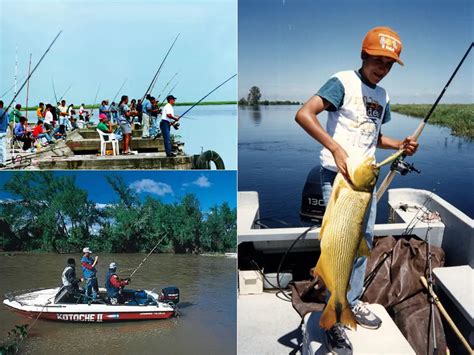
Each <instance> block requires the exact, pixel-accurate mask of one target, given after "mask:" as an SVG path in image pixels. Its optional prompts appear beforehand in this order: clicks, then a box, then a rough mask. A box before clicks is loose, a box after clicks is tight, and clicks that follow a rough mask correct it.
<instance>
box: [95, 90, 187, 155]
mask: <svg viewBox="0 0 474 355" xmlns="http://www.w3.org/2000/svg"><path fill="white" fill-rule="evenodd" d="M166 101H167V103H166V104H165V105H164V106H162V107H160V103H159V102H158V101H157V100H156V99H155V97H153V96H151V95H149V94H147V95H146V96H145V100H143V102H142V100H141V99H138V100H135V99H132V100H131V101H129V98H128V96H127V95H123V96H122V97H121V99H120V102H119V104H118V105H116V104H115V102H112V103H111V104H110V105H109V103H108V101H107V100H103V101H102V102H101V105H100V108H99V124H98V125H97V129H99V130H101V131H103V132H104V133H113V126H112V124H114V123H117V124H118V125H119V127H120V132H121V135H122V137H123V151H122V154H124V155H128V154H137V152H136V151H133V150H131V149H130V146H131V141H132V125H133V124H134V123H138V124H140V126H141V128H142V138H155V137H157V136H159V135H160V134H161V135H162V136H163V140H164V146H165V152H166V156H167V157H174V156H176V155H175V154H174V153H173V152H172V149H171V126H173V127H174V128H175V129H178V128H179V122H178V121H179V119H180V116H176V115H175V114H174V109H173V106H174V104H175V102H176V97H174V96H173V95H168V96H167V97H166ZM159 116H161V120H160V123H159V124H158V121H159Z"/></svg>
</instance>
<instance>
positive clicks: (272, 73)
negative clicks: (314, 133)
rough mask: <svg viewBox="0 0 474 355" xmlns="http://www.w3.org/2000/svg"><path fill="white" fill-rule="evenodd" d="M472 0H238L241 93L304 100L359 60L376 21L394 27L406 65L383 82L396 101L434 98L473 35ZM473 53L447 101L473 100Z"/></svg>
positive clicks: (354, 65) (464, 101) (453, 84)
mask: <svg viewBox="0 0 474 355" xmlns="http://www.w3.org/2000/svg"><path fill="white" fill-rule="evenodd" d="M473 4H474V2H473V1H472V0H401V1H368V0H359V1H352V0H317V1H315V0H258V1H255V0H239V98H240V97H243V96H246V95H247V93H248V90H249V88H250V87H251V86H253V85H256V86H258V87H260V89H261V91H262V94H263V99H270V100H278V99H291V100H299V101H306V100H307V99H308V98H309V97H310V96H311V95H313V94H314V93H315V92H316V91H317V90H318V89H319V87H321V86H322V85H323V84H324V82H325V81H326V80H327V79H328V78H329V77H330V76H331V75H332V74H334V73H336V72H338V71H341V70H351V69H358V68H359V67H360V63H361V61H360V48H361V44H362V39H363V37H364V36H365V34H366V33H367V31H368V30H369V29H370V28H372V27H376V26H389V27H392V28H393V29H394V30H396V31H397V32H398V33H399V35H400V37H401V39H402V43H403V51H402V54H401V58H402V60H403V61H404V63H405V66H404V67H400V66H398V65H394V67H393V69H392V71H391V73H390V74H389V75H388V76H387V77H386V78H385V79H384V80H383V81H382V82H381V85H382V86H383V87H385V88H386V89H387V91H388V92H389V95H390V97H391V101H392V102H394V103H432V102H434V101H435V99H436V97H437V96H438V95H439V93H440V92H441V90H442V89H443V87H444V85H445V84H446V82H447V81H448V79H449V77H450V76H451V74H452V72H453V71H454V69H455V67H456V66H457V64H458V62H459V61H460V59H461V58H462V56H463V54H464V53H465V51H466V50H467V48H468V46H469V44H470V43H471V41H472V40H473V38H474V31H473V24H474V15H473V14H474V12H473V6H474V5H473ZM473 58H474V53H471V54H470V57H469V58H468V59H467V60H466V62H465V63H464V65H463V67H462V68H461V69H460V71H459V72H458V74H457V76H456V78H455V80H454V81H453V82H452V84H451V86H450V87H449V89H448V90H447V92H446V94H445V96H444V98H443V100H442V103H443V102H455V103H472V102H474V94H473V90H474V89H473V87H474V85H473Z"/></svg>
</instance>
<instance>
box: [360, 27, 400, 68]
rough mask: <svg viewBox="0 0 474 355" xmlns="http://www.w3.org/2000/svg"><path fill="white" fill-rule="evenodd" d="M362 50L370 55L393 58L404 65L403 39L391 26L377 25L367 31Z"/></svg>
mask: <svg viewBox="0 0 474 355" xmlns="http://www.w3.org/2000/svg"><path fill="white" fill-rule="evenodd" d="M362 51H364V52H366V53H367V54H369V55H378V56H382V57H389V58H393V59H395V60H396V61H397V63H398V64H400V65H404V64H403V62H402V61H401V60H400V53H401V52H402V41H401V40H400V37H399V36H398V34H397V32H395V31H394V30H392V29H391V28H389V27H375V28H372V29H371V30H370V31H369V32H367V34H366V35H365V38H364V41H363V42H362Z"/></svg>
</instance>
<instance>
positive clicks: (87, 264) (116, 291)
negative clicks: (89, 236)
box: [60, 247, 131, 304]
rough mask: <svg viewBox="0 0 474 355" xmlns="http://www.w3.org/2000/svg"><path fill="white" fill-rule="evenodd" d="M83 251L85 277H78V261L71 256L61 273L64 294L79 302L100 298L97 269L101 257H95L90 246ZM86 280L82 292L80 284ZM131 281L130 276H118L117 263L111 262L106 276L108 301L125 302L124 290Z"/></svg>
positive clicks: (82, 266) (83, 273) (82, 265)
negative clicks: (124, 277)
mask: <svg viewBox="0 0 474 355" xmlns="http://www.w3.org/2000/svg"><path fill="white" fill-rule="evenodd" d="M82 252H83V256H82V258H81V268H82V276H83V277H77V275H76V261H75V260H74V258H69V259H68V260H67V266H66V267H65V268H64V270H63V272H62V275H61V280H62V286H63V287H62V289H61V291H64V295H65V296H68V297H69V298H70V299H72V300H73V301H74V302H76V303H79V302H80V301H81V300H82V301H83V302H84V303H90V302H95V301H98V300H99V299H100V296H99V283H98V281H97V269H96V265H97V263H98V261H99V257H98V256H95V257H94V258H93V257H92V251H91V250H90V249H89V248H88V247H86V248H84V249H83V250H82ZM84 281H85V282H86V286H85V289H84V290H83V292H82V290H81V288H80V287H79V284H80V283H81V282H84ZM130 282H131V279H130V278H126V279H121V278H120V277H118V275H117V264H116V263H115V262H112V263H110V265H109V269H108V271H107V274H106V276H105V289H106V291H107V299H106V301H107V302H109V303H110V304H123V303H124V299H123V297H122V290H123V288H124V287H125V286H126V285H128V284H130ZM61 291H60V293H61Z"/></svg>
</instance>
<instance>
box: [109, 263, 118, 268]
mask: <svg viewBox="0 0 474 355" xmlns="http://www.w3.org/2000/svg"><path fill="white" fill-rule="evenodd" d="M116 268H117V264H116V263H114V262H112V263H110V265H109V269H116Z"/></svg>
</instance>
